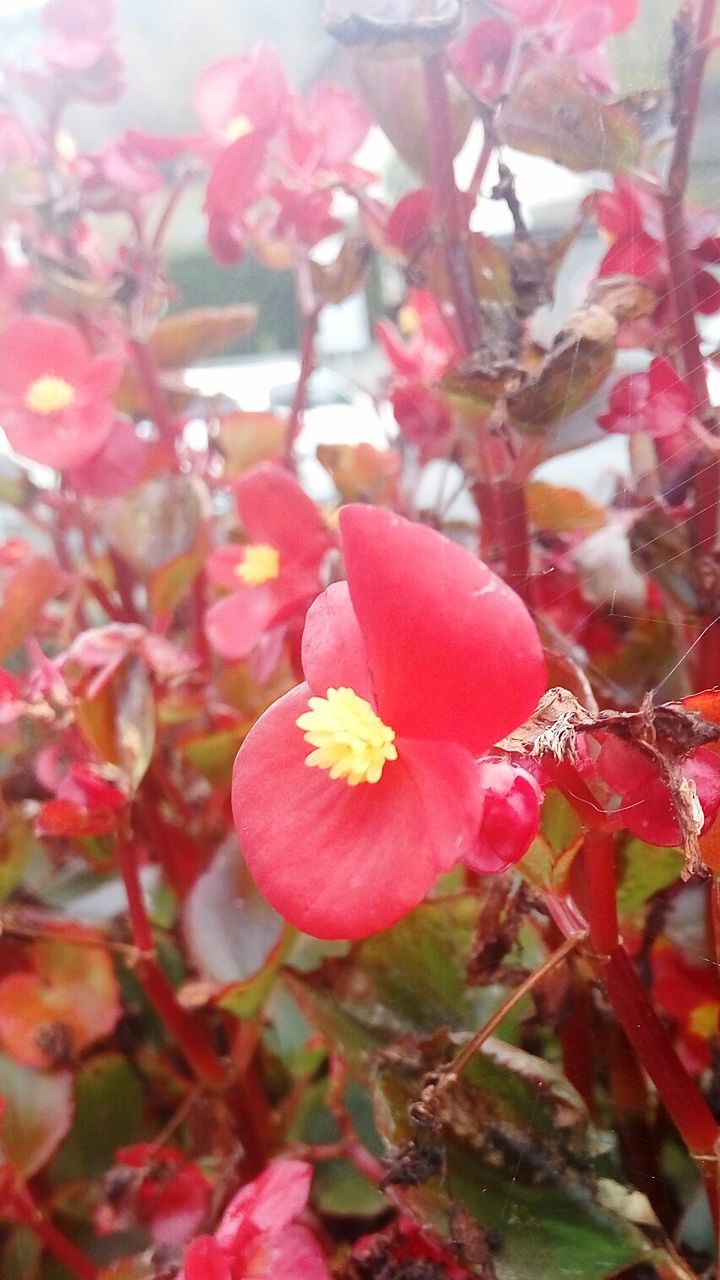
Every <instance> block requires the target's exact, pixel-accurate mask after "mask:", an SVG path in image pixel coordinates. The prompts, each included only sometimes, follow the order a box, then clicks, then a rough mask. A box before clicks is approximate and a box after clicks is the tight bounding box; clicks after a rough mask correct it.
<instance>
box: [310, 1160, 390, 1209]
mask: <svg viewBox="0 0 720 1280" xmlns="http://www.w3.org/2000/svg"><path fill="white" fill-rule="evenodd" d="M312 1200H313V1204H314V1205H315V1208H316V1209H317V1210H318V1211H319V1212H320V1213H326V1214H330V1215H332V1216H334V1217H337V1218H376V1217H377V1216H378V1215H379V1214H381V1213H384V1212H385V1211H386V1210H387V1208H388V1202H387V1200H386V1199H385V1197H384V1195H383V1193H382V1191H378V1189H377V1187H375V1186H373V1184H372V1182H369V1181H368V1179H367V1178H366V1177H364V1176H363V1174H362V1173H360V1171H359V1170H358V1169H356V1168H355V1166H354V1165H352V1164H350V1163H349V1161H348V1160H341V1159H337V1160H322V1161H320V1163H319V1164H318V1165H317V1166H316V1168H315V1177H314V1178H313V1187H312Z"/></svg>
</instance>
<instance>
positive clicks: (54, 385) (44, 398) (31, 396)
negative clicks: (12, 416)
mask: <svg viewBox="0 0 720 1280" xmlns="http://www.w3.org/2000/svg"><path fill="white" fill-rule="evenodd" d="M74 399H75V389H74V387H71V386H70V383H69V382H66V381H65V379H64V378H55V377H54V376H53V375H52V374H47V375H46V376H45V377H43V378H36V379H35V381H34V382H31V383H30V386H29V387H28V389H27V391H26V392H25V403H26V405H27V407H28V409H32V410H33V412H34V413H57V412H58V410H59V409H67V407H68V405H69V404H72V402H73V400H74Z"/></svg>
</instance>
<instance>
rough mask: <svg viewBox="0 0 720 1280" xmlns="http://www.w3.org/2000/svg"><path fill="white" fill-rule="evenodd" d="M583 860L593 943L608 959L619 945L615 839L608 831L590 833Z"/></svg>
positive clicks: (585, 843) (584, 845)
mask: <svg viewBox="0 0 720 1280" xmlns="http://www.w3.org/2000/svg"><path fill="white" fill-rule="evenodd" d="M582 856H583V870H584V872H585V891H586V894H587V917H588V924H589V926H590V941H591V942H592V944H593V946H594V947H595V948H596V949H597V951H598V952H599V953H600V955H602V956H605V955H609V954H610V952H611V951H612V950H613V949H614V948H615V947H617V946H619V943H620V938H619V935H618V916H617V901H616V896H615V842H614V840H613V837H612V836H611V835H608V833H607V832H605V831H589V832H588V833H587V835H586V837H585V841H584V843H583V851H582Z"/></svg>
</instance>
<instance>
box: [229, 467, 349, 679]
mask: <svg viewBox="0 0 720 1280" xmlns="http://www.w3.org/2000/svg"><path fill="white" fill-rule="evenodd" d="M234 489H235V497H236V500H237V505H238V510H239V512H240V519H241V521H242V524H243V528H244V530H245V533H246V535H247V537H248V542H247V543H246V544H244V545H241V544H240V543H228V544H226V545H225V546H221V547H217V548H216V549H215V551H213V552H212V554H211V555H210V558H209V560H208V562H207V573H208V578H209V579H210V581H211V582H213V583H215V585H216V586H219V587H224V588H225V589H226V590H227V591H229V592H230V593H231V594H230V595H227V596H226V597H225V598H224V599H223V600H219V601H218V602H217V604H214V605H213V606H212V607H211V608H210V609H209V610H208V614H207V618H206V630H207V636H208V640H209V641H210V644H211V645H212V647H213V649H214V650H215V651H216V653H219V654H220V655H221V657H223V658H225V659H226V660H227V661H229V662H236V661H240V660H241V659H243V658H247V657H248V656H249V655H250V653H251V652H252V650H253V649H254V648H255V646H256V645H257V643H258V642H259V641H260V640H261V639H262V637H263V636H264V635H265V634H266V633H267V632H268V631H270V630H272V629H274V628H277V627H281V626H286V625H287V624H289V623H290V622H291V621H292V620H293V619H298V618H299V619H300V621H302V619H303V618H304V616H305V613H306V611H307V609H308V606H309V605H310V604H311V602H312V601H313V600H314V599H315V596H316V595H318V593H319V592H320V590H321V588H322V585H323V583H322V569H323V564H324V562H325V559H326V557H327V555H328V553H329V552H330V551H331V550H332V548H333V546H334V545H335V540H334V538H333V536H332V534H331V533H330V532H329V530H328V529H327V528H326V526H325V524H324V523H323V520H322V517H321V516H320V513H319V511H318V509H317V507H316V506H315V504H314V502H312V501H311V499H310V498H309V497H308V496H307V494H306V493H304V492H303V490H302V489H301V488H300V485H299V484H298V483H297V481H296V480H295V479H293V477H292V476H291V475H290V474H289V473H288V472H287V471H286V470H285V469H284V468H283V467H280V466H278V465H277V464H276V463H272V462H267V463H261V464H260V465H259V466H257V467H253V468H252V469H251V470H250V471H247V472H246V473H245V475H243V476H241V477H240V479H239V480H237V481H236V482H235V485H234Z"/></svg>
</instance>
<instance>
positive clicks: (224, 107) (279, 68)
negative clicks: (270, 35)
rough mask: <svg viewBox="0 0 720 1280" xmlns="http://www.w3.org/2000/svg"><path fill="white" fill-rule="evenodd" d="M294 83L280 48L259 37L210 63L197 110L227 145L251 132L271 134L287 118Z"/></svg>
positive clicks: (197, 93)
mask: <svg viewBox="0 0 720 1280" xmlns="http://www.w3.org/2000/svg"><path fill="white" fill-rule="evenodd" d="M289 99H290V89H289V87H288V83H287V80H286V78H285V71H284V69H283V65H282V62H281V61H280V57H279V54H278V52H277V50H276V49H274V48H273V47H272V45H269V44H266V43H264V42H263V43H260V44H257V45H256V46H255V48H254V49H253V50H251V52H250V53H248V54H239V55H238V56H236V57H233V58H224V59H223V60H222V61H221V62H215V63H213V65H212V66H210V67H207V69H206V70H205V71H203V73H202V75H201V76H200V78H199V80H198V81H197V84H196V85H195V94H194V102H195V110H196V112H197V114H198V116H199V117H200V119H201V121H202V123H203V124H204V126H205V128H206V129H207V131H208V133H209V134H210V135H211V136H212V137H213V138H214V139H215V140H216V141H217V142H220V143H221V144H223V145H227V143H229V142H235V140H236V139H237V138H241V137H243V136H244V135H245V134H247V133H252V132H257V133H261V134H263V136H265V137H268V136H270V135H271V134H273V133H275V132H276V131H277V130H278V129H279V127H280V125H281V124H282V122H283V117H284V114H285V110H286V107H287V105H288V102H289Z"/></svg>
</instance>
